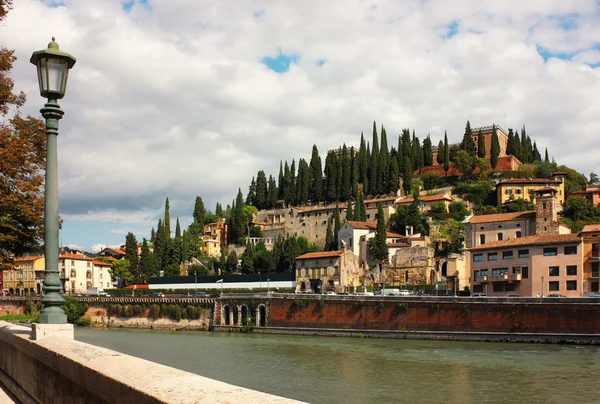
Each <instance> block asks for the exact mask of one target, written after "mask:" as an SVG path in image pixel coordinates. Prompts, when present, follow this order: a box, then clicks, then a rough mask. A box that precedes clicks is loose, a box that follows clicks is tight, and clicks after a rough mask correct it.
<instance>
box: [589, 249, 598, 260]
mask: <svg viewBox="0 0 600 404" xmlns="http://www.w3.org/2000/svg"><path fill="white" fill-rule="evenodd" d="M590 262H600V251H592V255H591V256H590Z"/></svg>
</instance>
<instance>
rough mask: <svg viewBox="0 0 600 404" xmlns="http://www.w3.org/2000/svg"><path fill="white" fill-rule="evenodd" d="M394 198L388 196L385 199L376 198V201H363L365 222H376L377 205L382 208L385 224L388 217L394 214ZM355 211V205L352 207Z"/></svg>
mask: <svg viewBox="0 0 600 404" xmlns="http://www.w3.org/2000/svg"><path fill="white" fill-rule="evenodd" d="M396 199H397V197H396V196H390V197H386V198H378V199H367V200H366V201H365V213H366V215H367V217H366V218H367V222H373V223H375V222H377V209H378V207H379V204H380V203H381V206H382V207H383V217H384V218H385V222H386V223H387V222H388V220H390V216H391V215H393V214H394V212H396V206H395V204H396ZM354 209H355V210H356V205H355V206H354Z"/></svg>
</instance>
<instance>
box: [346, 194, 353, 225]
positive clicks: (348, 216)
mask: <svg viewBox="0 0 600 404" xmlns="http://www.w3.org/2000/svg"><path fill="white" fill-rule="evenodd" d="M347 206H348V207H347V208H346V220H348V221H352V220H354V211H353V210H352V201H351V200H350V199H348V205H347Z"/></svg>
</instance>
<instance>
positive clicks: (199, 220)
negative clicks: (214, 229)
mask: <svg viewBox="0 0 600 404" xmlns="http://www.w3.org/2000/svg"><path fill="white" fill-rule="evenodd" d="M219 206H220V204H219ZM192 216H193V223H194V224H195V225H196V226H197V227H198V228H201V229H204V225H205V224H206V221H205V216H206V209H205V208H204V201H203V200H202V198H201V197H199V196H197V197H196V203H195V204H194V213H193V214H192ZM200 231H202V230H200Z"/></svg>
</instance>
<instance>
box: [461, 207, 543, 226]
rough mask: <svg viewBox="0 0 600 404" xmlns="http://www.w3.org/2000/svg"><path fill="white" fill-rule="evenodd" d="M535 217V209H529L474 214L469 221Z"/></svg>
mask: <svg viewBox="0 0 600 404" xmlns="http://www.w3.org/2000/svg"><path fill="white" fill-rule="evenodd" d="M534 217H535V210H528V211H525V212H510V213H494V214H492V215H481V216H473V217H472V218H470V219H469V223H471V224H478V223H494V222H508V221H510V220H523V219H533V218H534Z"/></svg>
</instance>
